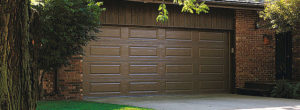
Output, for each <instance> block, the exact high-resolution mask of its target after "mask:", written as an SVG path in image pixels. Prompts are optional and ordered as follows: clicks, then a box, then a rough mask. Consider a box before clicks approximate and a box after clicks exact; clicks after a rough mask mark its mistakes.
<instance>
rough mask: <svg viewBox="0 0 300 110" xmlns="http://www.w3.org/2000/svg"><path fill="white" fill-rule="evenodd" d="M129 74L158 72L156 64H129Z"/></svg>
mask: <svg viewBox="0 0 300 110" xmlns="http://www.w3.org/2000/svg"><path fill="white" fill-rule="evenodd" d="M129 68H130V70H129V71H130V74H140V75H142V74H158V65H157V64H131V65H130V67H129Z"/></svg>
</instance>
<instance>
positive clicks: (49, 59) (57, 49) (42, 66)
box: [32, 0, 104, 95]
mask: <svg viewBox="0 0 300 110" xmlns="http://www.w3.org/2000/svg"><path fill="white" fill-rule="evenodd" d="M36 4H37V3H36ZM102 4H103V3H102V2H94V0H44V1H42V2H41V3H40V4H37V5H36V6H33V8H35V9H36V10H37V12H38V13H39V17H38V19H37V21H38V24H39V26H38V27H37V28H36V29H34V30H36V31H35V32H33V33H32V35H34V36H39V37H38V39H37V40H36V43H37V44H38V45H37V46H38V48H37V53H38V57H37V60H38V61H37V68H38V70H42V71H43V74H42V75H41V78H40V79H41V81H40V82H42V80H43V75H44V73H45V72H47V73H54V77H55V79H56V78H57V74H58V73H57V70H58V69H59V68H61V67H62V66H66V65H68V64H69V62H70V60H71V59H72V57H73V56H75V55H82V54H83V49H82V47H83V46H85V45H86V44H87V43H88V42H89V41H91V40H93V39H94V38H95V36H93V35H92V34H89V33H90V32H98V31H99V28H100V14H101V11H103V10H104V8H100V6H101V5H102ZM56 80H57V79H56ZM41 86H42V83H41V85H40V92H42V91H41V90H42V88H41ZM54 86H55V87H54V92H53V93H52V95H55V94H57V92H58V87H57V81H54ZM41 95H43V94H41Z"/></svg>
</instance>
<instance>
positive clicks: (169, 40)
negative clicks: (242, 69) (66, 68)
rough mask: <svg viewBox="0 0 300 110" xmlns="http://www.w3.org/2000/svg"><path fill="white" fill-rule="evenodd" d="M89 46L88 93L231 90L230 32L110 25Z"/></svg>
mask: <svg viewBox="0 0 300 110" xmlns="http://www.w3.org/2000/svg"><path fill="white" fill-rule="evenodd" d="M101 31H102V32H101V33H97V34H96V35H97V40H96V41H92V42H90V43H89V45H88V46H86V47H85V49H84V50H85V57H84V63H83V64H84V65H83V68H84V95H85V96H92V97H93V96H96V97H98V96H114V95H144V94H194V93H202V92H225V91H229V52H228V51H229V50H228V48H229V43H228V41H229V40H228V35H229V33H228V32H220V31H200V30H190V29H172V28H143V27H117V26H105V27H102V28H101Z"/></svg>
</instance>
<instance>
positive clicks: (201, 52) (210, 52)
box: [199, 48, 224, 57]
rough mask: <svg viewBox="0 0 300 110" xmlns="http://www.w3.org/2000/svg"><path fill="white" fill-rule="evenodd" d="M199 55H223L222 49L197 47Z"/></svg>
mask: <svg viewBox="0 0 300 110" xmlns="http://www.w3.org/2000/svg"><path fill="white" fill-rule="evenodd" d="M199 57H224V49H206V48H199Z"/></svg>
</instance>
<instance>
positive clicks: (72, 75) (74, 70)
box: [43, 57, 83, 100]
mask: <svg viewBox="0 0 300 110" xmlns="http://www.w3.org/2000/svg"><path fill="white" fill-rule="evenodd" d="M53 82H54V75H53V73H48V74H45V77H44V82H43V88H44V92H45V94H49V93H51V92H52V91H53V90H54V88H53V87H54V86H53V85H54V83H53ZM82 83H83V73H82V57H74V58H73V60H71V65H69V66H67V67H63V68H61V69H60V70H59V71H58V81H57V86H58V94H57V95H55V96H46V97H45V99H47V100H51V99H55V100H57V99H58V100H59V99H72V100H81V99H82V98H83V87H82V86H83V84H82Z"/></svg>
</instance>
